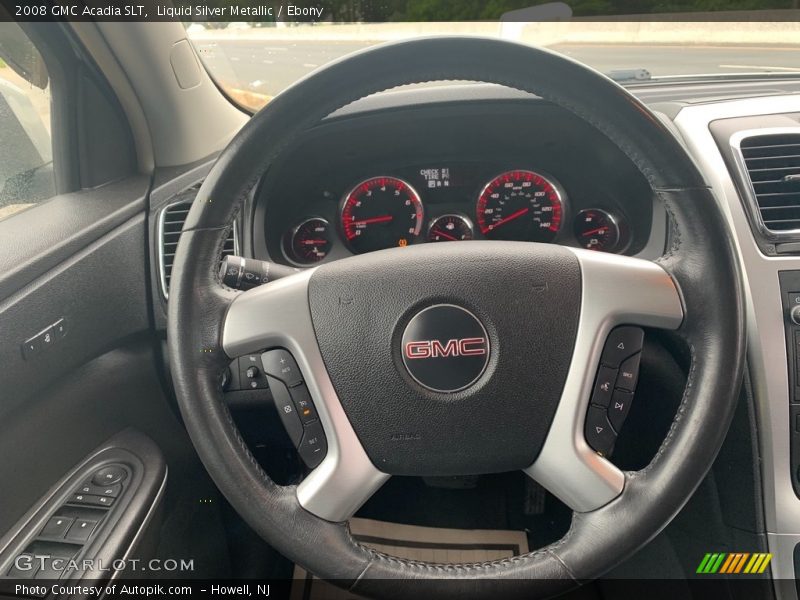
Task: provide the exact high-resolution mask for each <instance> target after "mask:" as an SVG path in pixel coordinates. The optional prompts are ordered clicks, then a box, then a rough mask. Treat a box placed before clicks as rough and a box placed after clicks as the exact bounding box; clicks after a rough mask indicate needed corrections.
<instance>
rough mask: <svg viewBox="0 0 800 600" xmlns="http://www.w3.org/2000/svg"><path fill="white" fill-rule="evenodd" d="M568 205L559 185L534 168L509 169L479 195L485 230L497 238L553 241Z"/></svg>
mask: <svg viewBox="0 0 800 600" xmlns="http://www.w3.org/2000/svg"><path fill="white" fill-rule="evenodd" d="M563 213H564V205H563V198H562V195H561V192H560V191H559V190H558V188H557V187H556V184H555V183H553V182H552V181H550V180H549V179H547V178H546V177H544V176H543V175H540V174H539V173H535V172H533V171H523V170H516V171H508V172H506V173H502V174H500V175H498V176H497V177H495V178H494V179H492V180H491V181H490V182H489V183H487V184H486V186H485V187H484V188H483V191H482V192H481V194H480V196H479V197H478V205H477V208H476V217H477V221H478V227H479V228H480V231H481V233H482V234H483V235H484V236H486V237H487V238H490V239H495V240H518V241H530V242H551V241H553V239H555V237H556V235H557V234H558V232H559V231H560V230H561V224H562V220H563Z"/></svg>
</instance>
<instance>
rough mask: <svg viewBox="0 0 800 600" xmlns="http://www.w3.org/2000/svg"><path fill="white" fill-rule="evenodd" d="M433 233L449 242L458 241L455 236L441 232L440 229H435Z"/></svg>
mask: <svg viewBox="0 0 800 600" xmlns="http://www.w3.org/2000/svg"><path fill="white" fill-rule="evenodd" d="M433 233H435V234H436V235H440V236H442V237H443V238H447V239H448V240H453V241H454V242H457V241H458V238H457V237H454V236H452V235H450V234H449V233H445V232H444V231H441V230H439V229H434V230H433Z"/></svg>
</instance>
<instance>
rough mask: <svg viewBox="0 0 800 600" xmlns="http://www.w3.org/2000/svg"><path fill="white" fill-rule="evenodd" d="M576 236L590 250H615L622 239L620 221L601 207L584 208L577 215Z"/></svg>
mask: <svg viewBox="0 0 800 600" xmlns="http://www.w3.org/2000/svg"><path fill="white" fill-rule="evenodd" d="M575 238H576V239H577V240H578V243H579V244H580V245H581V246H582V247H584V248H586V249H588V250H604V251H605V252H613V251H614V250H616V249H617V246H618V244H619V240H620V229H619V223H618V222H617V219H616V218H615V217H614V216H613V215H611V213H607V212H606V211H604V210H600V209H599V208H589V209H586V210H582V211H581V212H579V213H578V214H577V216H576V217H575Z"/></svg>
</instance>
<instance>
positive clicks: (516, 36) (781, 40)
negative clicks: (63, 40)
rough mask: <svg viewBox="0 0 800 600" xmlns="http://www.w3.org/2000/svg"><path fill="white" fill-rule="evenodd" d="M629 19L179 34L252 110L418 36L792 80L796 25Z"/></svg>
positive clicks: (640, 67)
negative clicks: (336, 67) (375, 48)
mask: <svg viewBox="0 0 800 600" xmlns="http://www.w3.org/2000/svg"><path fill="white" fill-rule="evenodd" d="M792 12H795V11H792ZM797 12H800V11H797ZM738 14H741V15H742V17H741V18H743V19H745V18H750V19H757V18H765V19H766V18H771V17H772V16H773V15H771V13H769V12H767V11H756V12H753V13H734V16H736V15H738ZM668 17H669V18H670V19H680V18H681V17H682V16H681V15H669V16H668ZM693 17H694V18H696V13H693ZM635 18H637V19H639V20H630V21H624V20H619V21H615V22H602V21H592V20H584V21H579V20H573V21H569V22H544V23H543V22H539V23H534V22H453V23H408V22H405V23H369V24H366V23H363V24H358V23H356V24H338V23H324V22H323V23H314V24H307V23H306V24H303V23H252V24H251V23H191V24H187V31H188V35H189V38H190V40H192V42H193V43H194V45H195V47H196V48H197V51H198V53H199V55H200V57H201V59H202V61H203V62H204V63H205V65H206V68H207V69H208V70H209V72H210V73H211V75H212V76H213V77H214V79H215V80H216V81H217V82H218V83H219V84H220V85H221V86H222V87H223V88H224V89H225V90H226V92H227V93H228V94H229V95H230V96H231V97H232V98H233V99H234V100H235V101H236V102H238V103H239V104H241V105H243V106H245V107H247V108H249V109H251V110H257V109H259V108H261V107H262V106H263V105H264V104H265V103H267V102H268V101H269V100H270V99H271V98H272V97H274V96H275V95H276V94H278V93H279V92H280V91H281V90H283V89H284V88H286V87H287V86H289V85H291V84H292V83H293V82H294V81H296V80H298V79H300V78H301V77H303V76H305V75H306V74H308V73H310V72H312V71H313V70H314V69H317V68H319V67H321V66H323V65H324V64H326V63H327V62H329V61H331V60H334V59H336V58H339V57H341V56H344V55H346V54H349V53H351V52H353V51H356V50H360V49H362V48H366V47H369V46H372V45H375V44H380V43H382V42H387V41H392V40H401V39H410V38H413V37H419V36H426V35H480V36H490V37H496V38H501V39H507V40H512V41H517V42H522V43H527V44H533V45H539V46H544V47H547V48H549V49H551V50H554V51H556V52H560V53H562V54H565V55H566V56H569V57H572V58H574V59H576V60H578V61H581V62H584V63H586V64H587V65H590V66H592V67H594V68H595V69H598V70H599V71H602V72H604V73H607V74H609V73H612V72H613V73H614V76H615V77H616V78H618V79H628V80H629V81H636V80H637V78H642V77H646V76H647V75H648V74H649V76H651V77H676V76H694V75H715V76H718V77H719V76H727V75H735V74H740V73H760V74H781V73H782V74H787V73H796V74H797V75H798V76H800V19H796V20H793V21H772V22H770V21H753V20H742V21H733V22H728V21H717V22H702V21H689V22H687V21H680V20H671V21H659V22H656V21H649V20H644V19H642V18H641V17H640V16H639V17H635ZM651 18H667V17H664V16H663V15H662V16H660V17H659V16H658V15H651ZM620 19H622V18H620ZM631 19H634V17H631Z"/></svg>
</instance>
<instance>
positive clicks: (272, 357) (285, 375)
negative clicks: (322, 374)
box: [261, 348, 303, 387]
mask: <svg viewBox="0 0 800 600" xmlns="http://www.w3.org/2000/svg"><path fill="white" fill-rule="evenodd" d="M261 364H262V365H263V367H264V372H265V373H266V374H267V375H270V376H272V377H274V378H275V379H280V380H281V381H282V382H283V383H285V384H286V385H287V386H288V387H294V386H296V385H300V384H301V383H303V376H302V375H301V374H300V369H299V368H298V367H297V363H296V362H295V360H294V357H293V356H292V355H291V354H290V353H289V351H288V350H284V349H283V348H278V349H276V350H269V351H267V352H264V354H262V355H261Z"/></svg>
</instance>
